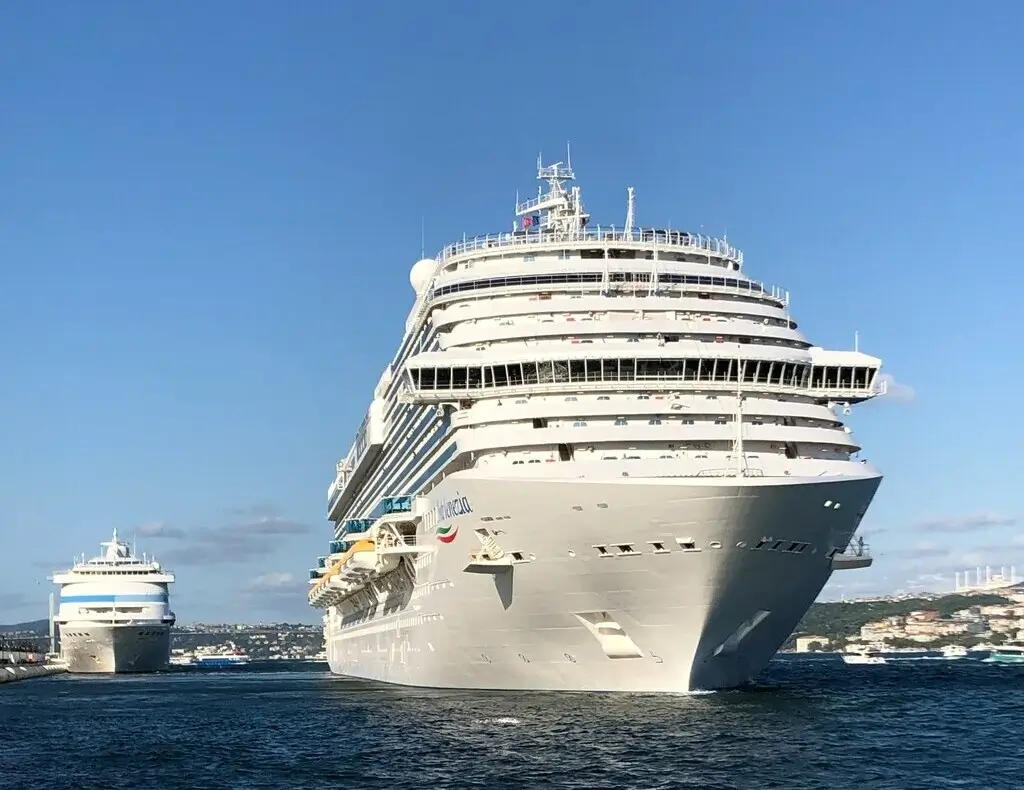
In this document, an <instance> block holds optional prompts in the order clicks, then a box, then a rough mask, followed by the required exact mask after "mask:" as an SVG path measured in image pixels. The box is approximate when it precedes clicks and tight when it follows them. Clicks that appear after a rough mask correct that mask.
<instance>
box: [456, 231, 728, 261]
mask: <svg viewBox="0 0 1024 790" xmlns="http://www.w3.org/2000/svg"><path fill="white" fill-rule="evenodd" d="M595 243H598V244H636V245H643V246H651V245H657V246H658V247H659V248H662V247H663V248H665V249H676V250H685V251H688V252H700V253H704V254H707V255H716V256H718V257H720V258H725V259H726V260H730V261H735V262H736V263H739V264H742V263H743V253H742V252H741V251H740V250H738V249H736V248H735V247H733V246H732V245H731V244H729V243H728V242H726V241H724V240H723V239H718V238H715V237H713V236H704V235H702V234H692V233H687V232H685V231H677V230H662V229H656V230H655V229H639V230H633V231H626V230H625V229H623V228H616V227H615V226H614V225H610V226H605V227H602V226H600V225H598V226H597V227H593V228H583V229H581V230H579V231H576V232H574V233H554V232H550V231H543V230H539V231H533V230H530V231H518V232H516V233H493V234H488V235H486V236H475V237H473V238H468V239H463V240H462V241H458V242H455V243H454V244H449V245H448V246H446V247H445V248H444V249H443V250H442V251H441V254H440V256H439V257H440V259H441V260H446V259H448V258H454V257H457V256H459V255H464V254H466V253H470V252H476V251H478V250H487V249H493V248H504V247H524V246H534V245H538V244H547V245H558V246H565V245H566V244H573V245H575V244H595Z"/></svg>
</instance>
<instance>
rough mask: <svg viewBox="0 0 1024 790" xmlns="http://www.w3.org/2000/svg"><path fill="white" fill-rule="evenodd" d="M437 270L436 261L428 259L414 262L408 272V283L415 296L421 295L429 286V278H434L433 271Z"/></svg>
mask: <svg viewBox="0 0 1024 790" xmlns="http://www.w3.org/2000/svg"><path fill="white" fill-rule="evenodd" d="M436 268H437V261H435V260H431V259H430V258H424V259H423V260H420V261H416V263H415V265H414V266H413V267H412V269H410V270H409V282H410V283H411V284H412V289H413V290H414V291H415V292H416V294H417V295H419V294H421V293H423V289H424V288H426V287H427V285H429V284H430V278H431V277H433V276H434V269H436Z"/></svg>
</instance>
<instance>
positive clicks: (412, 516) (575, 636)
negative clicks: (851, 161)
mask: <svg viewBox="0 0 1024 790" xmlns="http://www.w3.org/2000/svg"><path fill="white" fill-rule="evenodd" d="M538 179H539V180H540V181H541V182H542V183H543V184H544V185H546V189H545V188H544V187H542V188H541V189H539V190H538V195H537V196H536V197H535V198H532V199H530V200H527V201H525V202H517V206H516V215H517V221H516V223H515V224H514V227H513V230H512V231H511V232H507V233H499V234H494V235H488V236H483V237H477V238H473V239H464V240H463V241H461V242H458V243H455V244H451V245H449V246H447V247H445V248H444V249H443V250H442V252H441V253H440V254H439V255H438V256H437V258H435V259H424V260H421V261H419V262H418V263H416V264H415V266H413V268H412V271H411V273H410V280H411V283H412V286H413V290H414V291H415V302H414V304H413V307H412V311H411V313H410V315H409V318H408V321H407V323H406V332H405V336H404V338H403V340H402V343H401V346H400V348H399V351H398V353H397V355H396V356H395V358H394V360H393V361H392V363H391V364H390V365H389V366H388V367H387V368H386V369H385V371H384V373H383V375H382V376H381V378H380V380H379V381H378V383H377V386H376V387H375V389H374V392H373V399H372V401H371V403H370V406H369V409H368V411H367V414H366V417H365V419H364V421H363V423H362V425H361V426H360V428H359V430H358V432H357V434H356V438H355V440H354V442H353V444H352V447H351V449H350V450H349V452H348V454H347V455H346V456H345V458H344V459H343V460H342V461H341V462H339V464H338V467H337V475H336V478H335V480H334V482H333V483H332V484H331V486H330V488H329V489H328V517H329V518H330V519H331V520H332V521H333V522H334V523H335V532H334V535H333V540H332V541H331V543H330V546H329V549H328V552H327V553H326V554H325V555H324V556H322V557H320V558H319V560H318V563H317V567H316V568H314V569H313V570H311V571H310V585H311V589H310V592H309V601H310V603H311V604H312V605H313V606H316V607H319V608H322V609H324V610H325V615H324V627H325V636H326V642H327V655H328V661H329V663H330V666H331V669H332V671H334V672H336V673H339V674H345V675H351V676H355V677H361V678H368V679H376V680H381V681H386V682H393V683H402V684H411V685H419V686H433V687H470V688H496V689H593V690H622V691H688V690H692V689H696V688H722V687H732V686H736V685H739V684H742V683H744V682H746V681H747V680H749V679H750V678H751V677H752V676H754V675H755V674H756V673H757V672H759V671H760V670H761V669H762V668H763V667H764V666H765V664H766V663H767V662H768V661H769V660H770V658H771V657H772V655H773V654H774V653H775V651H776V650H777V649H778V648H779V646H780V645H781V644H782V643H783V642H784V641H785V640H786V638H787V637H788V636H789V635H790V633H791V632H792V631H793V629H794V627H795V626H796V624H797V622H798V621H799V619H800V617H801V616H802V615H803V614H804V612H805V611H806V610H807V608H808V607H809V606H810V604H811V603H812V602H813V600H814V599H815V597H816V596H817V595H818V593H819V592H820V590H821V588H822V586H823V585H824V584H825V582H826V581H827V580H828V578H829V576H830V575H831V573H832V571H833V570H835V569H838V568H852V567H864V566H866V565H868V564H870V562H871V559H870V556H869V554H868V552H867V551H866V549H865V547H864V546H863V544H862V543H861V544H860V545H859V546H858V547H857V549H856V550H854V551H848V550H847V547H848V545H849V544H850V542H851V539H852V538H853V535H854V532H855V530H856V528H857V526H858V524H859V523H860V521H861V519H862V517H863V516H864V513H865V511H866V510H867V508H868V505H869V504H870V502H871V500H872V498H873V496H874V494H875V491H876V489H877V488H878V485H879V483H880V481H881V474H880V473H879V472H878V471H877V470H876V469H875V468H874V467H872V466H871V465H870V464H868V463H867V462H866V460H864V459H861V458H860V457H859V452H860V447H859V446H858V445H857V443H856V442H855V441H854V439H853V437H852V435H851V433H850V431H849V429H848V428H847V427H846V426H845V425H844V423H843V419H842V417H843V416H845V415H846V414H849V413H850V410H851V406H852V405H853V404H855V403H858V402H861V401H864V400H867V399H869V398H872V397H875V396H876V395H879V394H880V393H882V392H883V391H884V383H883V382H882V381H881V380H880V378H879V369H880V366H881V363H880V360H878V359H877V358H875V357H871V356H868V355H866V354H863V353H860V352H859V351H828V350H825V349H822V348H819V347H816V346H814V345H812V343H811V342H810V341H809V340H808V339H807V338H806V337H805V336H804V335H803V333H802V332H800V330H799V329H798V327H797V324H796V322H795V320H794V319H793V317H792V316H791V314H790V309H789V295H788V293H786V292H785V291H783V290H782V289H779V288H770V287H766V286H764V285H762V284H761V283H759V282H756V281H754V280H751V279H750V278H749V277H747V276H746V274H744V272H743V255H742V253H741V252H740V251H739V250H738V249H736V248H734V247H733V246H731V245H730V244H729V243H728V242H727V241H725V240H722V239H715V238H710V237H707V236H703V235H700V234H692V233H687V232H683V231H676V230H666V229H641V228H637V227H634V222H635V219H634V214H635V204H634V194H633V190H632V189H629V190H628V193H627V194H628V199H627V210H626V222H625V224H624V226H619V227H615V226H600V225H598V226H595V225H593V224H591V222H590V217H589V215H588V214H587V212H586V211H585V210H584V208H583V202H582V199H581V194H580V190H579V188H578V187H576V186H571V183H572V181H573V180H574V173H573V171H572V168H571V167H570V166H569V165H568V164H563V163H558V164H555V165H550V166H543V165H541V163H539V162H538Z"/></svg>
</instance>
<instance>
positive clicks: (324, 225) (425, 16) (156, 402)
mask: <svg viewBox="0 0 1024 790" xmlns="http://www.w3.org/2000/svg"><path fill="white" fill-rule="evenodd" d="M582 8H583V6H580V5H579V4H567V3H566V4H560V3H554V4H549V5H547V6H545V7H544V9H543V12H542V13H541V12H539V11H538V9H537V8H534V7H532V6H523V7H522V8H519V9H515V8H510V7H506V6H503V5H500V4H491V3H480V2H473V1H472V0H446V2H445V3H443V4H426V5H422V4H414V3H408V2H401V3H397V2H377V3H373V4H365V5H364V4H359V5H357V4H351V3H338V2H330V1H329V0H323V1H322V2H317V1H315V0H306V2H303V3H296V4H290V5H289V4H284V3H280V2H273V1H271V0H266V1H263V0H217V2H214V3H189V4H173V5H169V4H158V3H136V2H127V1H125V2H120V1H118V0H111V1H110V2H107V3H103V4H100V5H97V4H83V3H76V2H70V0H68V1H66V2H58V1H57V0H54V2H49V3H45V4H44V3H31V2H27V0H21V1H20V2H14V3H11V4H10V5H9V7H8V8H7V10H6V13H5V20H4V25H3V29H2V30H0V73H3V74H4V78H3V79H2V80H0V107H2V111H0V185H2V188H0V351H2V359H3V375H2V378H0V409H2V412H3V417H2V419H0V447H2V448H3V452H2V453H0V480H2V483H0V535H2V537H3V548H4V550H3V552H2V554H0V622H3V621H10V620H18V619H27V618H29V617H36V616H45V608H46V594H47V588H48V584H47V581H46V575H47V573H48V572H49V571H50V570H51V569H53V568H54V567H57V566H62V565H66V564H67V563H68V562H69V561H70V559H71V557H72V555H73V554H75V553H77V552H83V551H84V552H89V553H92V552H94V550H96V549H98V545H97V544H98V542H99V541H100V540H101V539H105V538H106V536H107V534H108V532H109V530H110V528H111V527H113V526H115V525H116V526H118V527H119V528H120V529H121V531H122V534H127V535H131V534H133V533H134V534H138V536H139V549H140V551H141V550H143V549H145V550H147V551H150V552H152V551H155V552H156V553H157V554H158V556H162V557H164V558H165V560H166V561H167V562H168V564H171V562H172V561H173V565H174V568H175V570H176V571H177V572H178V574H179V582H178V583H177V585H176V588H175V595H174V608H175V609H176V610H177V612H178V614H179V617H180V619H181V620H183V621H196V620H204V621H212V620H246V621H256V620H261V619H282V618H288V619H292V620H295V619H305V620H309V621H312V620H314V619H315V612H313V611H312V610H310V609H308V607H307V606H306V605H305V601H304V595H303V590H304V589H305V583H304V577H305V573H306V569H307V568H308V567H309V564H310V560H311V559H312V558H313V557H315V556H316V554H318V553H319V552H320V551H321V550H322V549H323V547H324V545H325V543H326V541H327V538H328V533H329V525H328V523H327V522H326V521H325V519H324V500H325V491H326V487H327V485H328V483H329V482H330V480H331V478H332V476H333V472H334V464H335V461H336V460H337V459H338V458H339V457H341V456H342V455H343V454H344V453H345V452H346V450H347V448H348V444H349V442H350V440H351V437H352V433H353V432H354V430H355V428H356V427H357V425H358V423H359V421H360V419H361V417H362V414H363V411H364V409H365V407H366V405H367V403H368V400H369V398H370V394H371V389H372V386H373V384H374V382H375V381H376V379H377V377H378V375H379V373H380V371H381V369H382V368H383V366H384V365H385V364H386V363H387V362H388V361H389V360H390V358H391V356H392V353H393V352H394V350H395V348H396V346H397V343H398V341H399V338H400V335H401V331H402V326H403V323H404V320H405V317H406V314H407V311H408V308H409V306H410V303H411V299H412V293H411V289H410V288H409V285H408V270H409V267H410V266H411V265H412V264H413V263H414V262H415V260H416V259H417V258H418V257H419V253H420V229H421V219H422V220H423V221H424V223H425V228H426V242H427V248H428V251H430V252H434V251H436V250H437V249H439V248H440V247H441V246H442V245H443V244H444V243H446V242H448V241H451V240H454V239H457V238H461V236H462V234H463V233H464V232H465V233H469V234H475V233H484V232H488V231H495V230H503V229H505V228H507V227H508V226H509V224H510V222H511V219H512V211H511V209H512V203H513V200H514V198H515V193H516V190H517V189H519V190H522V191H523V192H526V191H529V190H532V189H534V188H535V186H534V181H533V177H534V175H535V173H534V171H533V167H534V164H535V160H536V156H537V153H538V151H543V152H544V153H545V155H546V158H554V157H555V156H556V155H558V154H559V153H560V152H561V151H562V150H563V149H564V144H565V141H566V140H571V141H572V145H573V164H574V166H575V167H576V170H577V175H578V176H579V183H580V185H581V187H582V188H583V190H584V198H585V200H586V202H587V206H588V208H589V210H590V211H591V213H592V215H593V216H594V219H595V221H598V222H606V223H612V222H615V223H621V222H622V219H623V218H624V215H625V198H626V193H625V188H626V186H634V187H636V190H637V213H638V220H639V221H640V222H641V223H643V224H645V225H664V224H668V223H671V224H673V225H674V226H681V227H684V228H687V229H691V230H699V229H701V228H703V230H704V231H705V232H708V233H722V232H725V231H728V234H729V239H730V241H731V242H734V243H735V244H737V245H738V246H740V247H741V248H742V249H744V251H745V253H746V261H747V263H746V269H747V271H748V272H749V273H750V274H751V275H752V276H754V277H755V278H757V279H763V280H765V281H766V282H769V283H772V284H780V285H783V286H784V287H787V288H789V289H790V291H791V292H792V298H793V311H794V315H795V317H796V318H797V320H798V321H799V322H800V324H801V326H802V328H803V329H804V330H805V331H807V333H808V334H809V336H810V337H811V339H812V340H813V341H814V342H816V343H818V344H820V345H824V346H832V347H839V348H849V347H851V346H852V344H853V334H854V330H859V332H860V339H861V348H862V349H863V350H865V351H868V352H869V353H873V354H876V355H878V356H880V357H882V358H883V360H884V362H885V369H886V371H887V372H888V374H890V375H891V376H892V377H894V378H893V380H894V382H895V385H894V387H893V391H894V393H896V397H890V398H886V399H881V400H879V401H876V402H873V403H870V404H867V405H866V406H864V407H862V408H859V409H857V410H856V414H855V415H854V417H853V418H852V425H853V428H854V430H855V435H856V436H857V438H858V439H860V440H861V441H862V442H863V444H864V445H865V448H866V452H867V456H868V457H869V458H870V459H871V460H872V461H873V462H875V463H876V464H878V465H879V466H880V467H881V468H882V470H883V471H884V472H885V474H886V479H885V481H884V482H883V484H882V488H881V489H880V491H879V494H878V496H877V498H876V500H875V503H874V505H873V506H872V509H871V510H870V511H869V514H868V516H867V519H866V521H865V527H866V529H867V531H868V534H869V540H870V541H871V544H872V546H873V548H874V550H875V552H876V554H877V555H878V556H879V559H878V561H877V562H876V565H875V567H874V568H872V569H871V570H869V571H860V572H849V573H846V574H840V575H838V576H837V578H836V579H835V581H834V582H833V583H832V584H831V585H830V588H829V591H828V592H829V594H830V595H832V596H836V595H840V594H849V595H852V594H860V593H863V592H869V591H873V590H895V589H900V588H904V589H906V588H910V587H912V586H913V585H921V584H924V585H931V586H942V585H944V584H948V583H949V581H950V580H951V574H952V571H953V569H954V568H960V567H963V566H964V565H970V566H974V565H976V564H978V563H979V562H980V563H982V564H984V562H985V561H989V562H992V563H993V564H996V565H998V564H1009V563H1010V562H1012V561H1016V562H1017V563H1018V564H1019V565H1020V566H1021V571H1022V572H1024V541H1022V538H1021V530H1020V526H1021V525H1020V523H1019V522H1018V516H1020V514H1021V495H1020V494H1019V493H1018V492H1019V490H1020V489H1017V488H1016V485H1017V479H1018V477H1019V475H1020V471H1021V469H1022V468H1024V467H1022V464H1021V462H1020V460H1019V458H1018V450H1017V449H1015V448H1018V447H1020V446H1021V444H1022V439H1024V435H1022V430H1021V418H1020V417H1019V416H1018V415H1017V414H1016V411H1017V408H1016V405H1017V393H1018V392H1020V391H1021V388H1022V386H1024V381H1022V375H1021V365H1020V363H1019V362H1014V361H1013V360H1014V359H1019V358H1020V352H1019V350H1017V349H1016V344H1017V342H1019V340H1020V338H1021V330H1020V323H1019V321H1018V318H1019V316H1018V311H1019V310H1020V305H1021V293H1022V292H1024V275H1022V273H1021V271H1022V264H1024V254H1022V253H1024V241H1022V233H1021V230H1020V228H1021V217H1022V216H1024V212H1022V200H1021V186H1020V185H1021V183H1022V182H1024V172H1022V171H1024V156H1022V153H1024V152H1022V145H1024V143H1022V140H1024V137H1022V136H1021V132H1020V130H1021V129H1022V128H1024V117H1022V116H1024V101H1022V95H1021V88H1020V75H1021V74H1022V73H1024V50H1021V49H1020V47H1019V46H1018V45H1017V44H1018V42H1017V40H1016V37H1017V32H1016V31H1019V30H1020V29H1021V26H1022V24H1024V7H1021V6H1019V5H1017V4H1014V3H1009V2H1007V3H1000V2H989V3H984V4H976V5H974V6H971V7H970V8H968V7H967V6H965V5H964V4H962V3H926V2H917V1H914V0H906V1H905V2H902V3H899V4H890V3H882V2H874V1H865V2H860V3H839V2H788V1H786V2H775V3H763V2H738V1H729V2H710V0H709V1H708V2H687V3H654V2H642V3H639V4H636V3H634V4H627V3H611V2H591V3H588V4H586V11H585V13H583V12H582V11H581V9H582ZM1015 218H1016V219H1015ZM1014 459H1018V460H1014ZM936 576H937V577H941V578H934V577H936Z"/></svg>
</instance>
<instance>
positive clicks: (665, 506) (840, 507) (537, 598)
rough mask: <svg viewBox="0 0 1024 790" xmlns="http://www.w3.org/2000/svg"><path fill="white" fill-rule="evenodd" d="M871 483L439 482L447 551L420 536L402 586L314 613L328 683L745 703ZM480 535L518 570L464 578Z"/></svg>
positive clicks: (874, 482) (430, 532) (466, 477)
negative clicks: (356, 606) (727, 692)
mask: <svg viewBox="0 0 1024 790" xmlns="http://www.w3.org/2000/svg"><path fill="white" fill-rule="evenodd" d="M866 471H867V470H866ZM880 481H881V476H880V475H877V474H874V473H871V474H866V476H864V477H825V478H814V479H803V480H797V479H794V478H767V477H766V478H757V479H752V478H743V479H738V478H733V479H718V480H711V479H705V480H696V479H690V480H687V481H680V480H679V479H651V480H639V479H631V480H623V481H621V482H620V481H614V480H612V481H587V480H577V481H567V480H543V479H538V480H509V479H486V478H481V477H478V476H474V475H473V473H468V474H467V473H461V474H455V475H452V476H450V477H449V478H447V479H446V480H445V481H444V482H443V483H441V485H440V486H438V488H436V489H435V490H433V491H432V492H431V495H430V499H431V501H432V502H451V501H454V500H458V501H459V502H461V503H462V506H460V507H455V508H454V509H451V508H449V510H448V512H447V513H446V516H447V521H446V524H447V525H449V526H450V527H452V528H451V529H447V530H446V538H447V537H450V536H451V535H452V534H453V533H455V538H454V540H451V542H449V543H447V544H445V543H442V542H440V541H439V540H438V538H437V535H436V534H435V530H434V529H432V528H431V526H432V525H427V526H428V529H427V531H426V533H424V531H423V528H422V527H421V533H420V534H419V536H418V540H419V542H421V543H423V544H425V546H426V548H427V551H426V552H424V553H423V554H421V555H420V556H419V558H418V559H417V560H416V561H415V563H412V564H410V566H409V567H410V569H412V568H413V567H414V568H415V570H414V572H413V574H412V575H414V576H415V581H414V582H412V583H409V584H404V585H402V584H396V585H393V586H394V588H395V589H394V590H393V591H392V592H391V593H390V597H387V598H385V599H384V601H383V602H382V603H379V604H378V605H377V606H376V607H375V608H373V609H368V610H363V611H361V612H352V611H349V610H344V611H342V612H340V613H339V611H338V610H337V609H336V608H333V607H332V608H331V609H330V610H329V611H328V614H327V617H326V620H327V627H326V636H327V642H328V645H327V649H328V661H329V664H330V667H331V670H332V672H334V673H336V674H340V675H346V676H350V677H356V678H363V679H370V680H377V681H383V682H388V683H395V684H402V685H411V686H423V687H435V688H467V689H496V690H511V689H521V690H527V689H530V690H574V691H583V690H588V691H622V692H689V691H693V690H698V689H721V688H732V687H737V686H741V685H744V684H745V683H747V682H749V681H750V680H751V679H752V678H754V676H756V675H757V674H758V673H759V672H760V671H761V670H763V669H764V667H765V666H766V665H767V663H768V662H769V661H770V660H771V658H772V656H773V655H774V654H775V652H776V651H777V650H778V649H779V647H780V646H781V645H782V644H783V643H784V642H785V640H786V639H787V638H788V637H789V636H790V634H791V633H792V632H793V630H794V628H795V627H796V625H797V623H798V622H799V620H800V618H801V617H802V616H803V615H804V613H805V612H806V611H807V609H808V608H809V607H810V605H811V603H812V602H813V601H814V599H815V598H816V597H817V595H818V594H819V593H820V591H821V589H822V587H823V586H824V585H825V583H826V582H827V581H828V579H829V576H830V575H831V572H832V562H831V559H830V557H831V554H832V553H833V552H834V551H835V550H836V549H842V548H843V547H845V546H846V545H847V544H848V543H849V541H850V539H851V538H852V536H853V533H854V531H855V530H856V528H857V525H858V523H859V521H860V519H861V517H862V515H863V513H864V511H865V510H866V509H867V507H868V505H869V504H870V502H871V500H872V498H873V496H874V494H875V491H876V490H877V488H878V485H879V483H880ZM826 503H827V504H826ZM455 528H457V529H458V531H457V532H455ZM479 528H487V529H489V530H490V532H491V533H492V535H493V536H494V540H495V541H496V542H497V544H498V545H500V546H501V548H502V549H504V550H505V552H506V553H507V554H511V553H513V552H515V553H516V557H517V559H516V563H515V564H514V565H513V566H512V567H510V568H505V569H501V570H484V571H483V572H481V569H480V568H479V567H477V568H475V569H474V570H473V571H469V570H467V565H469V564H470V555H471V553H473V552H476V551H479V549H480V548H481V541H480V540H479V539H478V537H477V535H476V534H475V530H476V529H479ZM801 546H802V548H801ZM596 547H601V548H596Z"/></svg>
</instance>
